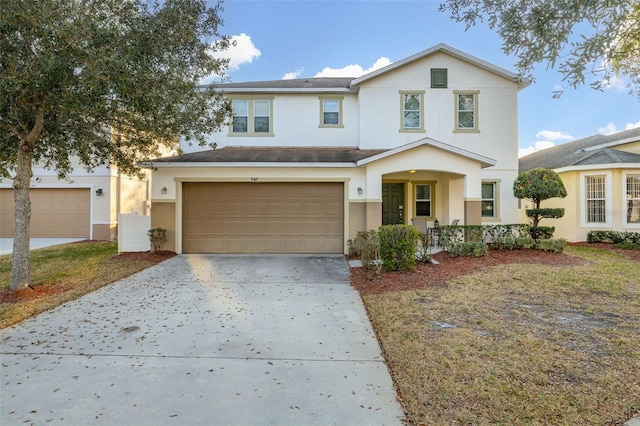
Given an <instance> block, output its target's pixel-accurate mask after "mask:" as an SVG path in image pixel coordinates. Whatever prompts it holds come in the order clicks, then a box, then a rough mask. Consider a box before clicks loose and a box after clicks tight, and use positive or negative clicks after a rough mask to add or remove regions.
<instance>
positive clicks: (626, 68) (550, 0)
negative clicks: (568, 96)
mask: <svg viewBox="0 0 640 426" xmlns="http://www.w3.org/2000/svg"><path fill="white" fill-rule="evenodd" d="M440 10H442V11H449V12H450V14H451V17H452V19H454V20H456V21H458V22H465V23H466V25H467V29H468V28H470V27H472V26H474V25H476V23H477V22H478V21H483V20H485V19H486V22H487V23H488V25H489V28H491V29H495V30H497V32H498V34H499V35H500V37H501V38H502V40H503V44H502V49H503V51H504V52H505V53H506V54H508V55H515V56H516V57H517V59H518V61H517V63H516V67H517V69H518V71H519V72H520V73H522V74H523V76H525V77H526V78H529V79H531V78H532V71H533V70H534V67H535V65H536V64H540V63H546V64H547V65H548V66H550V67H552V68H555V67H557V68H558V70H559V72H560V73H561V74H562V75H563V80H564V81H566V83H567V85H569V86H572V87H574V88H575V87H577V86H579V85H583V84H585V83H589V84H590V85H591V86H592V87H593V88H595V89H603V88H605V87H607V86H608V85H610V84H612V83H613V82H620V81H622V82H623V84H626V86H627V87H628V88H629V91H630V93H633V94H635V95H636V96H638V97H640V4H639V3H638V1H637V0H587V1H584V0H448V1H445V2H444V3H442V4H441V5H440ZM560 94H561V91H558V92H556V94H555V96H559V95H560Z"/></svg>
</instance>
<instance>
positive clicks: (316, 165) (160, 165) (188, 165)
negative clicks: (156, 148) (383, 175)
mask: <svg viewBox="0 0 640 426" xmlns="http://www.w3.org/2000/svg"><path fill="white" fill-rule="evenodd" d="M145 167H150V168H156V169H161V168H203V167H215V168H233V167H254V168H255V167H263V168H277V167H298V168H350V167H356V164H355V163H189V162H177V163H164V162H163V163H145Z"/></svg>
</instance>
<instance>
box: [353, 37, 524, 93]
mask: <svg viewBox="0 0 640 426" xmlns="http://www.w3.org/2000/svg"><path fill="white" fill-rule="evenodd" d="M434 53H445V54H447V55H449V56H452V57H454V58H456V59H459V60H461V61H464V62H466V63H468V64H471V65H474V66H476V67H478V68H481V69H483V70H485V71H489V72H490V73H493V74H496V75H498V76H500V77H502V78H506V79H507V80H510V81H512V82H514V83H516V84H517V85H518V88H519V89H524V88H525V87H527V86H528V85H529V84H531V81H530V80H527V79H525V78H523V77H522V76H520V75H518V74H515V73H513V72H511V71H508V70H506V69H504V68H501V67H499V66H497V65H493V64H491V63H489V62H487V61H484V60H482V59H479V58H476V57H475V56H472V55H469V54H468V53H465V52H463V51H461V50H458V49H454V48H453V47H451V46H448V45H446V44H444V43H440V44H437V45H435V46H433V47H431V48H429V49H427V50H423V51H422V52H420V53H416V54H415V55H411V56H409V57H407V58H404V59H401V60H399V61H397V62H394V63H392V64H390V65H387V66H386V67H383V68H380V69H377V70H375V71H372V72H370V73H368V74H365V75H363V76H361V77H358V78H356V79H354V80H353V81H352V82H351V86H352V87H354V86H358V85H359V84H361V83H363V82H365V81H367V80H371V79H373V78H376V77H378V76H380V75H382V74H386V73H388V72H391V71H393V70H395V69H397V68H399V67H402V66H404V65H406V64H410V63H411V62H415V61H418V60H420V59H423V58H426V57H427V56H430V55H433V54H434Z"/></svg>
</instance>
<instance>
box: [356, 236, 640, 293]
mask: <svg viewBox="0 0 640 426" xmlns="http://www.w3.org/2000/svg"><path fill="white" fill-rule="evenodd" d="M609 246H610V245H609ZM609 248H610V247H609ZM622 251H630V250H622ZM633 251H636V252H637V253H638V254H639V255H640V250H633ZM432 257H433V259H434V260H436V261H437V262H438V264H422V263H420V264H417V265H416V268H415V269H414V271H413V272H409V273H401V272H383V273H382V275H381V277H380V278H373V279H371V278H370V274H367V271H366V270H364V269H363V268H352V269H351V284H352V285H353V286H354V287H355V288H356V289H358V291H360V292H363V293H383V292H387V291H399V290H417V289H421V288H426V287H429V286H438V285H444V284H446V283H447V282H448V281H449V280H451V279H453V278H456V277H459V276H462V275H468V274H473V273H476V272H479V271H482V270H485V269H488V268H491V267H493V266H497V265H504V264H509V263H526V264H544V265H554V266H579V265H586V264H588V261H586V260H584V259H580V258H577V257H572V256H568V255H566V254H564V253H548V252H544V251H541V250H531V249H527V250H512V251H510V250H489V254H488V255H487V256H483V257H454V256H451V255H450V254H449V253H446V252H440V253H435V254H434V255H433V256H432Z"/></svg>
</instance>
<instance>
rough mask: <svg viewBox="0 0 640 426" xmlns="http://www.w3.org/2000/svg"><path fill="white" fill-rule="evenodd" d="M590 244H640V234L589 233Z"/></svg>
mask: <svg viewBox="0 0 640 426" xmlns="http://www.w3.org/2000/svg"><path fill="white" fill-rule="evenodd" d="M587 242H588V243H614V244H622V243H631V244H640V232H620V231H589V233H588V234H587Z"/></svg>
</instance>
